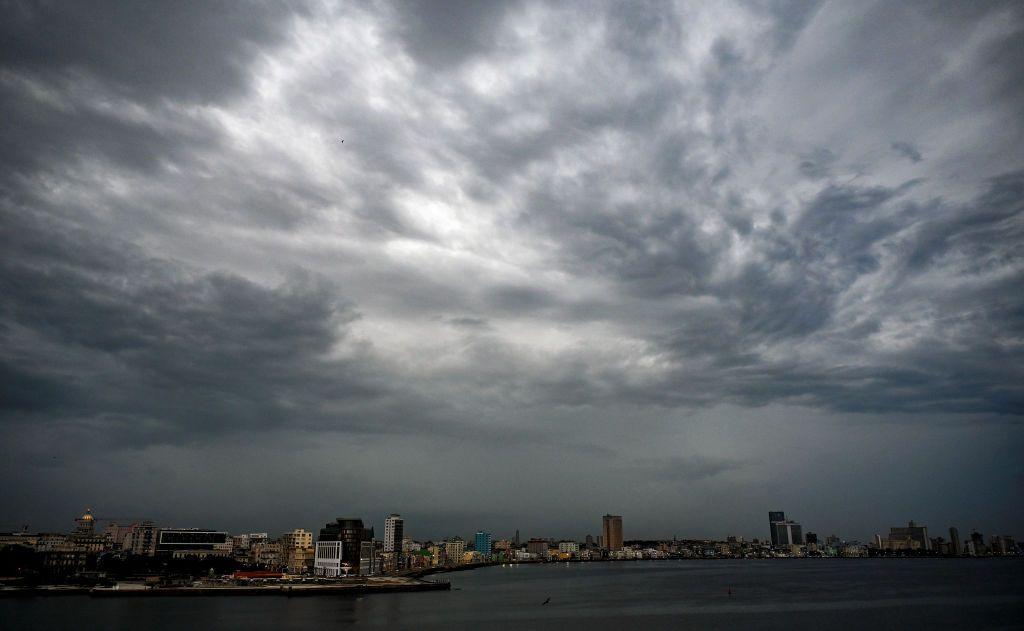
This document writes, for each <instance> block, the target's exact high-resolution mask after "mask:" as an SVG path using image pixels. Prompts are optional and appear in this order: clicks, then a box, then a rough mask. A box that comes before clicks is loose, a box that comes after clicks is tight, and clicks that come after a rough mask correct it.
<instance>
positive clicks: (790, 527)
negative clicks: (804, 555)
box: [768, 511, 804, 547]
mask: <svg viewBox="0 0 1024 631" xmlns="http://www.w3.org/2000/svg"><path fill="white" fill-rule="evenodd" d="M768 525H769V527H770V528H771V534H772V546H773V547H774V546H789V545H794V544H801V543H803V542H804V536H803V529H802V527H801V526H800V524H798V523H796V522H795V521H792V520H790V519H786V513H785V512H784V511H769V513H768Z"/></svg>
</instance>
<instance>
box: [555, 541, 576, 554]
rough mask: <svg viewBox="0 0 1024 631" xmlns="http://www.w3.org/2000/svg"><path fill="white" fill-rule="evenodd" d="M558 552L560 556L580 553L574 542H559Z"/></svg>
mask: <svg viewBox="0 0 1024 631" xmlns="http://www.w3.org/2000/svg"><path fill="white" fill-rule="evenodd" d="M558 551H559V552H560V553H562V554H565V553H566V552H569V553H571V554H577V553H578V552H579V551H580V544H578V543H576V542H575V541H559V542H558Z"/></svg>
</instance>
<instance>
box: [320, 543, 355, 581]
mask: <svg viewBox="0 0 1024 631" xmlns="http://www.w3.org/2000/svg"><path fill="white" fill-rule="evenodd" d="M344 555H345V551H344V544H343V542H341V541H336V540H335V541H317V542H316V551H315V553H314V557H313V574H315V575H316V576H323V577H326V578H337V577H339V576H347V575H348V572H349V569H350V568H351V565H350V564H346V563H345V560H344Z"/></svg>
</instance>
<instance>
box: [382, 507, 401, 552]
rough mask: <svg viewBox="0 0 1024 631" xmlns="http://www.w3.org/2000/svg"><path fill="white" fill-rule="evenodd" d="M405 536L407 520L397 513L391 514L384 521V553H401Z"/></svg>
mask: <svg viewBox="0 0 1024 631" xmlns="http://www.w3.org/2000/svg"><path fill="white" fill-rule="evenodd" d="M404 536H405V520H404V519H402V518H401V516H399V515H398V514H397V513H391V514H390V515H389V516H388V518H387V519H385V520H384V552H386V553H391V552H401V551H402V538H403V537H404Z"/></svg>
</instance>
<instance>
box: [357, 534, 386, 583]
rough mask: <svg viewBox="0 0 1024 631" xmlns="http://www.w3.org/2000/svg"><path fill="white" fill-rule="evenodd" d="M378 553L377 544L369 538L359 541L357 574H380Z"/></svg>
mask: <svg viewBox="0 0 1024 631" xmlns="http://www.w3.org/2000/svg"><path fill="white" fill-rule="evenodd" d="M380 570H381V567H380V555H378V554H377V545H376V543H375V542H374V541H373V539H370V540H369V541H360V542H359V575H360V576H376V575H378V574H380Z"/></svg>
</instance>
